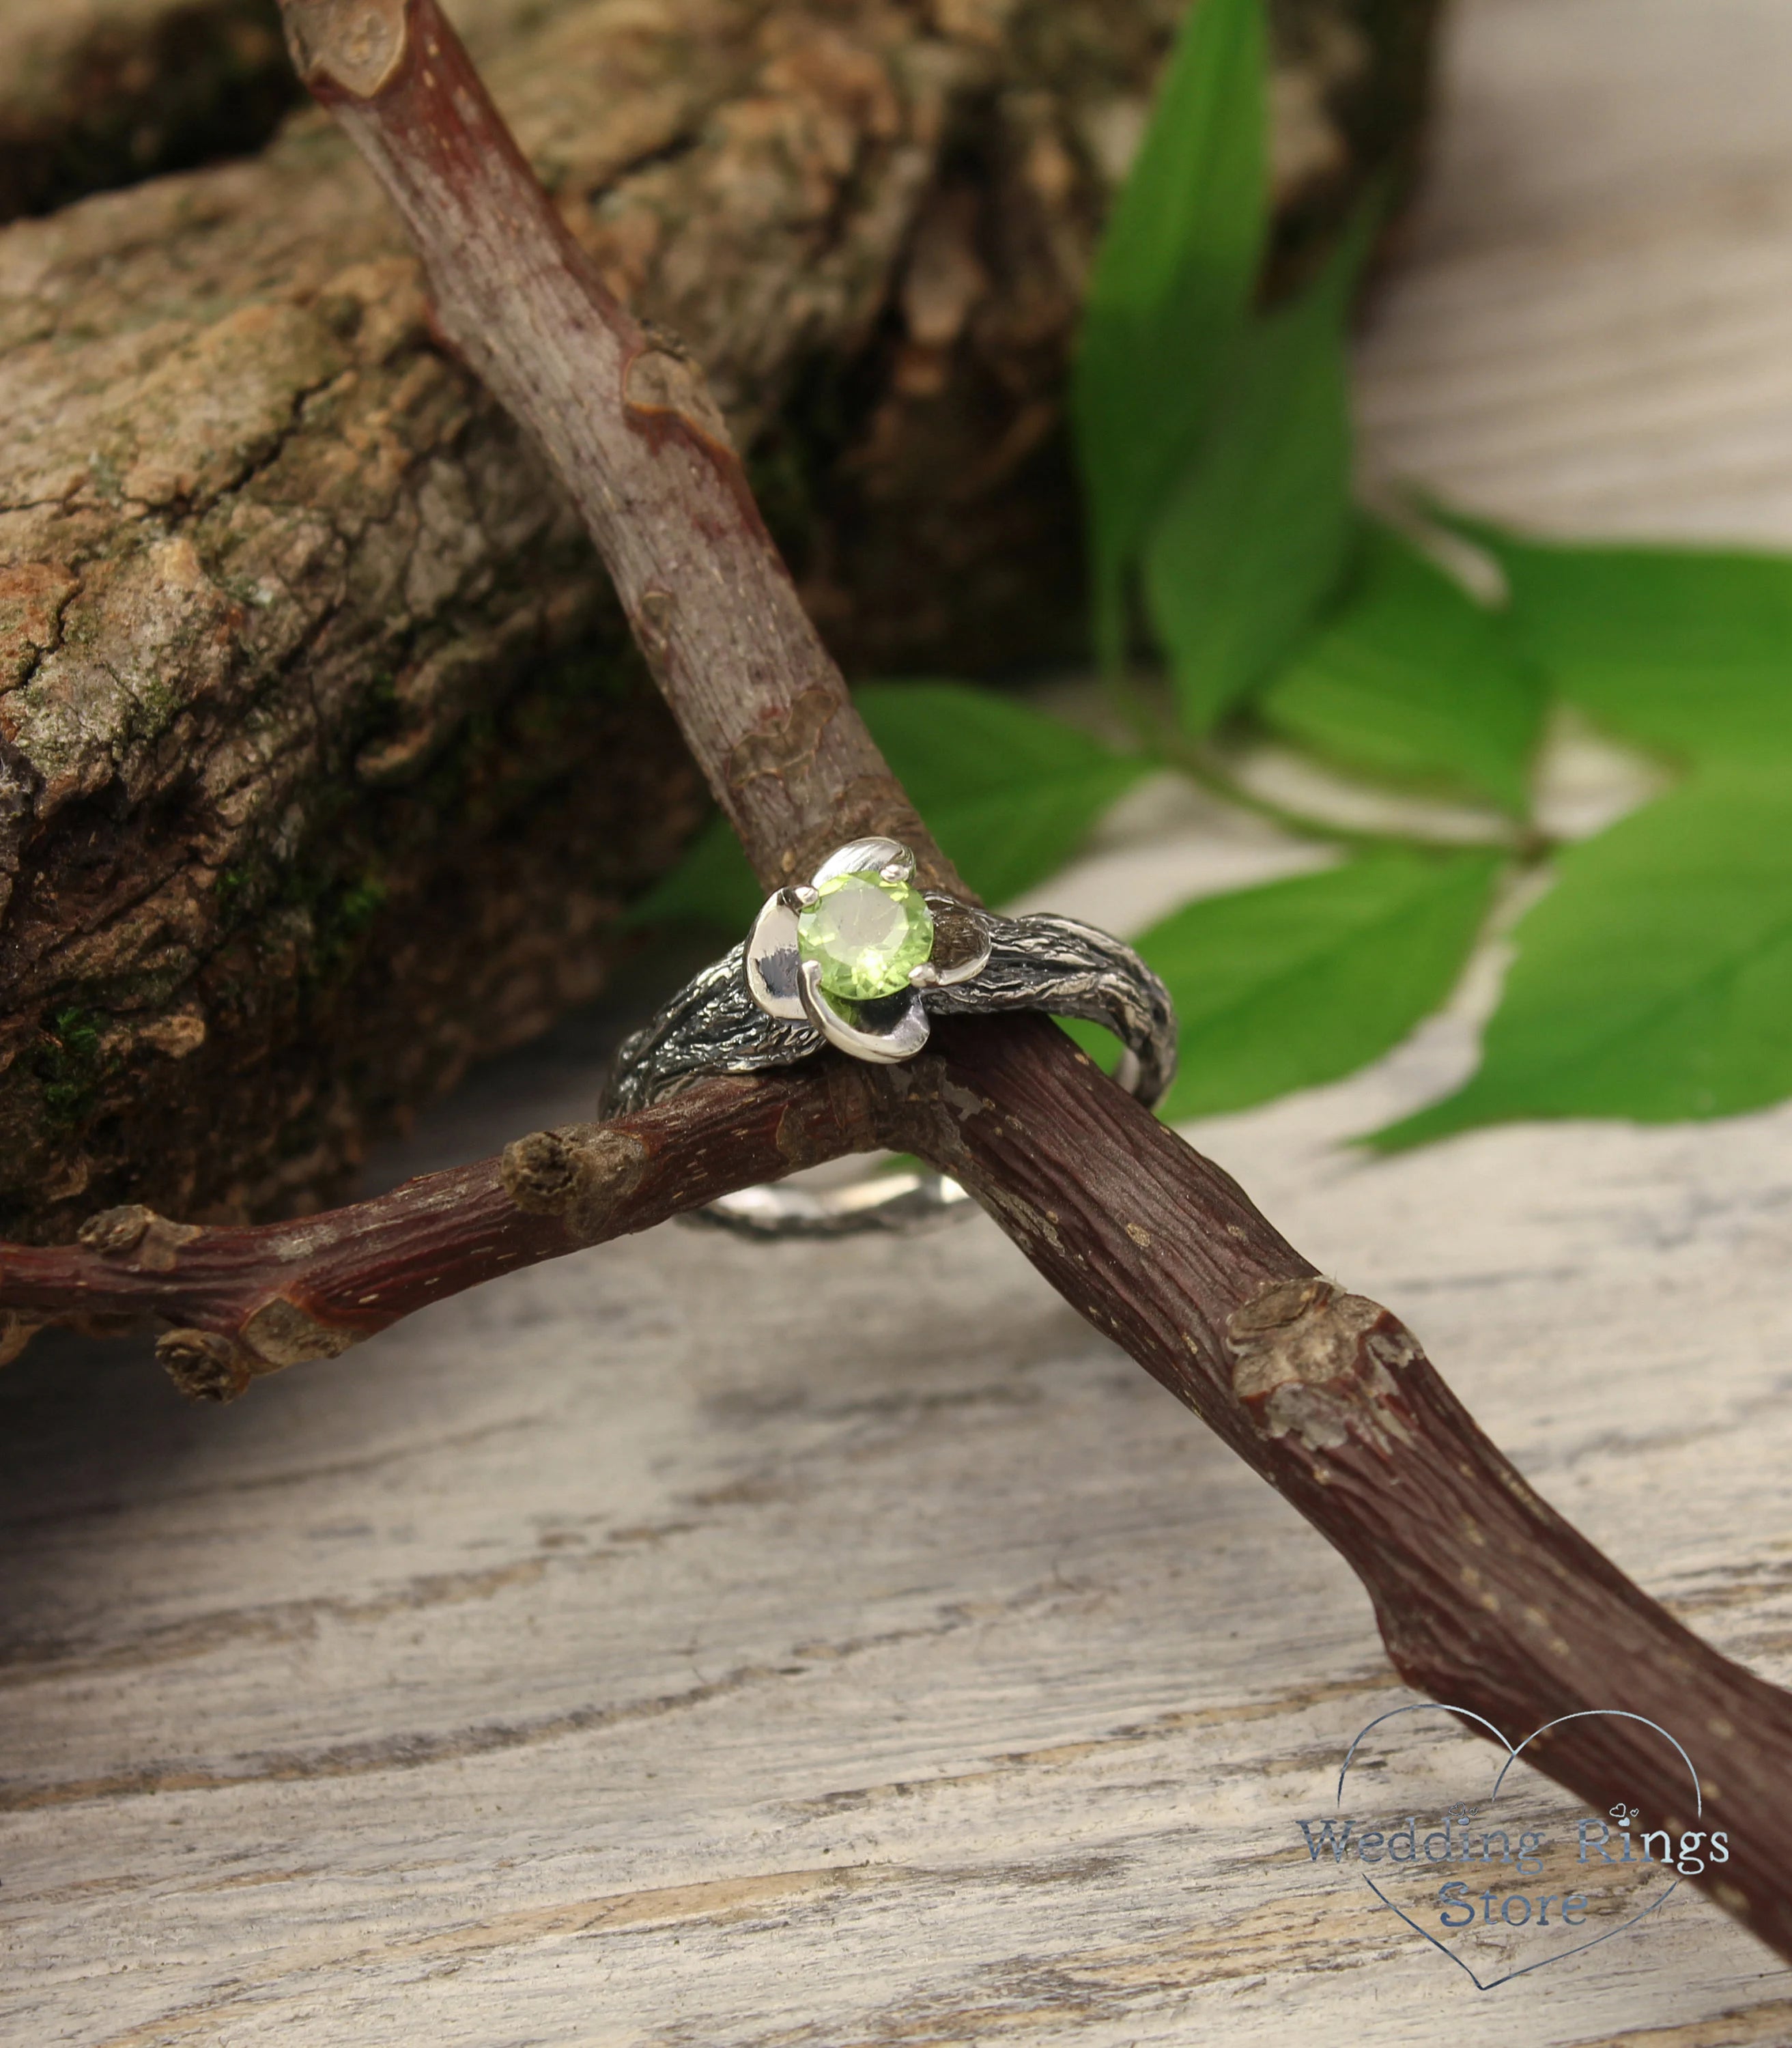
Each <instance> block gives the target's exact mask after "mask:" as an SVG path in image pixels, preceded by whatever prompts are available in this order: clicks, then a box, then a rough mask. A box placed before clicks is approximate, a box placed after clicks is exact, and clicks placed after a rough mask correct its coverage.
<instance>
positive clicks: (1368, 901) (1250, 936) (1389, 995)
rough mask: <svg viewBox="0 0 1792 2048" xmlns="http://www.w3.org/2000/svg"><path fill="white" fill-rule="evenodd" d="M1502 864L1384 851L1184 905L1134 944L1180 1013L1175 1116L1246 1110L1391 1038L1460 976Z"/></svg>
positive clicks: (1172, 1102) (1350, 1064)
mask: <svg viewBox="0 0 1792 2048" xmlns="http://www.w3.org/2000/svg"><path fill="white" fill-rule="evenodd" d="M1498 867H1499V862H1498V859H1497V857H1496V856H1495V855H1491V854H1486V853H1480V852H1476V853H1461V854H1445V855H1437V856H1430V855H1419V854H1410V853H1404V852H1387V853H1375V854H1369V855H1365V856H1363V858H1362V859H1357V860H1353V861H1350V862H1348V863H1345V864H1344V866H1342V867H1333V868H1328V869H1326V870H1325V871H1323V872H1322V873H1321V874H1317V875H1299V876H1297V877H1296V878H1295V879H1294V880H1292V881H1288V882H1270V883H1268V884H1267V885H1266V886H1264V887H1263V888H1260V889H1246V890H1239V892H1238V893H1237V894H1233V895H1228V896H1209V897H1206V898H1202V899H1201V900H1200V901H1199V902H1193V903H1189V904H1185V906H1183V908H1182V909H1181V910H1178V911H1177V912H1176V913H1174V914H1173V916H1171V917H1167V918H1166V919H1165V921H1163V922H1162V924H1161V925H1156V926H1154V928H1153V929H1151V930H1150V931H1149V932H1147V933H1146V934H1145V936H1144V937H1142V939H1139V940H1137V941H1135V944H1137V946H1138V950H1139V951H1140V952H1142V953H1143V954H1144V956H1145V957H1146V960H1149V961H1150V964H1152V966H1153V967H1154V968H1156V969H1157V971H1158V973H1159V974H1161V975H1162V976H1163V978H1164V979H1165V980H1166V982H1167V983H1169V989H1170V993H1171V994H1172V995H1173V996H1174V998H1175V999H1176V1007H1177V1015H1178V1017H1179V1018H1180V1019H1181V1066H1180V1069H1179V1071H1178V1073H1177V1080H1176V1084H1175V1086H1174V1087H1173V1088H1172V1089H1171V1091H1170V1093H1169V1099H1168V1100H1167V1101H1166V1104H1165V1105H1164V1114H1165V1115H1166V1116H1170V1117H1177V1118H1180V1117H1189V1116H1210V1115H1216V1114H1218V1113H1219V1112H1220V1111H1225V1110H1234V1109H1245V1108H1248V1107H1250V1106H1251V1104H1253V1103H1259V1102H1266V1101H1268V1100H1270V1099H1271V1098H1272V1097H1273V1096H1278V1095H1286V1093H1287V1092H1289V1090H1290V1089H1291V1088H1309V1087H1312V1086H1313V1085H1314V1084H1317V1083H1318V1082H1321V1081H1329V1080H1336V1079H1337V1078H1338V1077H1339V1076H1340V1075H1343V1074H1348V1073H1352V1072H1355V1071H1356V1069H1357V1068H1359V1067H1361V1066H1363V1065H1367V1063H1368V1061H1371V1060H1373V1059H1375V1058H1376V1057H1379V1055H1380V1054H1381V1053H1385V1052H1387V1050H1388V1049H1389V1048H1390V1047H1391V1046H1393V1045H1398V1043H1399V1041H1401V1039H1402V1038H1405V1036H1406V1034H1407V1033H1408V1032H1409V1031H1410V1030H1412V1028H1413V1026H1414V1025H1415V1024H1417V1023H1418V1022H1419V1021H1420V1019H1421V1018H1423V1017H1425V1015H1427V1014H1429V1012H1430V1011H1431V1010H1434V1009H1435V1008H1436V1007H1437V1005H1438V1004H1439V1003H1441V1002H1442V1001H1443V999H1444V998H1445V996H1446V995H1448V994H1449V991H1450V989H1451V987H1452V986H1453V983H1455V981H1456V976H1458V974H1459V973H1460V971H1461V968H1462V964H1463V962H1464V960H1465V959H1466V957H1467V956H1468V949H1469V948H1470V946H1471V945H1472V944H1473V942H1474V939H1475V935H1476V931H1477V930H1478V929H1479V928H1480V922H1481V920H1482V917H1483V916H1484V913H1485V912H1486V909H1487V905H1488V897H1489V894H1490V893H1491V889H1492V886H1493V879H1494V875H1495V872H1496V871H1497V869H1498Z"/></svg>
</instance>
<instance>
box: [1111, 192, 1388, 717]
mask: <svg viewBox="0 0 1792 2048" xmlns="http://www.w3.org/2000/svg"><path fill="white" fill-rule="evenodd" d="M1366 228H1367V222H1365V223H1363V226H1362V227H1360V229H1359V231H1358V232H1357V233H1356V235H1353V236H1352V237H1351V238H1350V239H1349V240H1348V242H1347V243H1346V244H1345V246H1344V247H1343V248H1341V249H1340V250H1339V251H1338V253H1337V254H1336V255H1335V256H1334V257H1333V258H1332V261H1331V263H1330V264H1329V265H1328V267H1327V269H1326V270H1325V272H1324V273H1322V274H1321V276H1320V277H1318V278H1317V280H1316V281H1314V283H1313V284H1312V285H1309V287H1308V289H1307V290H1306V291H1305V293H1304V294H1303V295H1302V296H1301V297H1300V298H1299V299H1297V300H1296V301H1294V303H1293V304H1290V305H1287V306H1284V307H1282V308H1280V309H1279V310H1278V312H1274V313H1271V314H1270V315H1268V316H1266V318H1264V319H1263V320H1259V321H1258V322H1256V323H1255V324H1254V325H1253V326H1252V328H1251V329H1250V331H1249V332H1248V334H1247V336H1245V337H1244V339H1243V340H1242V341H1241V342H1240V343H1239V346H1238V348H1237V350H1236V351H1235V355H1234V358H1233V360H1232V364H1231V366H1230V369H1229V372H1228V375H1227V377H1226V379H1225V382H1224V386H1223V388H1222V390H1221V393H1220V398H1219V399H1218V401H1216V411H1215V414H1214V417H1213V420H1212V424H1211V426H1210V427H1209V429H1208V436H1207V439H1206V440H1205V441H1204V443H1203V444H1202V447H1201V450H1200V456H1199V458H1198V459H1197V460H1196V461H1195V462H1194V464H1193V465H1192V466H1191V467H1189V468H1188V469H1187V470H1186V471H1185V473H1184V475H1183V476H1182V478H1181V482H1180V483H1178V484H1177V487H1176V490H1175V491H1174V492H1173V494H1172V495H1171V496H1170V498H1169V501H1168V502H1167V503H1166V506H1165V508H1164V511H1163V514H1162V517H1161V518H1159V519H1158V522H1157V523H1156V525H1155V526H1154V527H1153V529H1152V531H1151V535H1150V541H1149V543H1148V544H1147V546H1146V553H1145V592H1146V605H1147V608H1148V610H1149V611H1150V615H1151V623H1152V624H1153V626H1154V628H1155V629H1156V631H1157V634H1158V638H1159V639H1160V640H1161V641H1162V643H1163V645H1164V646H1165V648H1166V650H1167V651H1168V653H1169V657H1170V665H1171V669H1172V672H1173V679H1174V681H1175V685H1176V694H1177V702H1178V705H1179V708H1180V712H1181V723H1182V725H1183V727H1184V729H1185V731H1188V732H1189V733H1190V734H1193V735H1200V734H1201V733H1204V732H1205V731H1207V730H1208V727H1210V726H1212V724H1213V723H1214V722H1215V720H1217V719H1218V718H1220V716H1222V715H1223V714H1224V712H1227V711H1228V710H1229V709H1230V708H1232V705H1233V704H1235V703H1236V702H1237V700H1239V697H1241V696H1243V694H1244V693H1245V692H1246V691H1247V690H1248V689H1249V688H1251V685H1253V684H1254V683H1256V682H1258V681H1260V680H1261V678H1262V677H1263V676H1264V675H1265V674H1266V673H1267V672H1268V671H1269V670H1270V669H1272V668H1273V667H1274V665H1275V664H1276V663H1277V662H1278V661H1280V660H1281V659H1282V657H1283V656H1284V655H1286V654H1287V653H1288V651H1289V650H1290V648H1291V647H1292V646H1294V643H1295V642H1296V641H1297V640H1298V638H1300V636H1301V633H1302V631H1303V630H1305V627H1306V626H1307V624H1308V623H1309V620H1310V619H1311V618H1312V616H1313V613H1314V612H1315V611H1317V608H1318V607H1319V606H1320V605H1321V603H1323V602H1324V601H1325V599H1326V598H1327V597H1328V595H1330V594H1331V592H1332V589H1333V588H1334V587H1335V586H1336V584H1337V582H1338V580H1339V578H1340V575H1341V574H1342V572H1343V570H1344V565H1345V563H1346V560H1347V559H1348V549H1349V544H1350V540H1351V535H1352V513H1351V506H1350V460H1351V457H1350V407H1349V390H1348V378H1347V375H1346V362H1345V355H1344V320H1345V316H1346V313H1347V311H1348V306H1349V303H1350V290H1351V285H1352V282H1353V281H1354V279H1355V277H1356V272H1357V269H1358V267H1359V265H1360V261H1361V258H1362V254H1363V250H1364V248H1365V246H1367V239H1368V237H1367V231H1366Z"/></svg>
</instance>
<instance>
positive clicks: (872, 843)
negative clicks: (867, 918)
mask: <svg viewBox="0 0 1792 2048" xmlns="http://www.w3.org/2000/svg"><path fill="white" fill-rule="evenodd" d="M897 862H900V863H903V864H905V865H906V867H907V868H908V871H909V872H910V874H911V875H913V872H914V855H913V854H912V853H910V851H909V849H908V848H906V846H904V845H903V844H902V841H901V840H894V839H855V840H848V841H847V843H846V844H845V845H844V846H837V847H836V848H834V850H833V851H832V853H831V854H829V855H828V858H827V859H825V860H824V861H823V862H822V863H821V865H820V867H818V868H816V871H815V872H814V874H813V875H812V876H811V877H810V878H809V879H810V881H811V882H813V885H814V886H815V887H816V888H817V889H819V888H820V886H821V885H822V883H823V882H832V880H833V879H834V877H835V876H836V875H875V874H877V873H878V872H879V871H880V870H881V869H883V868H886V867H890V865H891V864H892V863H897Z"/></svg>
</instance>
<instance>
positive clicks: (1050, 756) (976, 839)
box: [854, 683, 1150, 903]
mask: <svg viewBox="0 0 1792 2048" xmlns="http://www.w3.org/2000/svg"><path fill="white" fill-rule="evenodd" d="M854 701H855V703H856V704H858V706H859V710H860V711H861V712H863V714H864V717H865V723H867V725H868V726H869V727H871V737H872V738H873V739H875V740H876V742H877V743H878V745H879V747H881V748H882V750H883V753H884V756H885V758H886V759H887V760H888V762H890V766H891V767H892V768H894V770H895V771H896V774H897V777H898V780H899V781H900V782H902V785H903V787H904V788H905V789H906V790H907V791H908V793H909V794H910V797H913V800H914V805H915V808H916V809H917V810H918V811H919V812H920V813H921V816H923V817H924V818H925V820H927V823H928V825H929V828H930V829H931V830H932V832H933V836H934V837H935V838H936V839H937V840H938V841H939V842H940V844H941V846H942V847H943V848H944V850H945V851H946V854H947V855H948V857H949V858H950V859H951V860H952V863H954V865H955V866H956V867H957V869H958V871H959V872H960V874H961V875H963V876H964V879H965V880H966V881H967V882H968V883H969V884H970V886H972V888H973V889H974V890H976V892H977V894H979V896H981V897H982V898H983V900H984V901H985V902H989V903H1006V902H1008V901H1009V900H1010V898H1013V897H1015V896H1018V895H1019V894H1021V893H1022V890H1027V889H1030V888H1032V887H1034V885H1035V884H1036V883H1038V882H1043V881H1045V879H1047V877H1048V876H1049V875H1054V874H1056V872H1057V870H1058V869H1059V868H1061V867H1063V865H1064V863H1065V862H1066V861H1067V860H1068V859H1069V858H1070V856H1071V855H1072V854H1073V853H1075V852H1076V849H1077V848H1078V847H1079V846H1080V844H1082V842H1083V840H1084V838H1085V837H1087V836H1088V832H1089V830H1090V828H1092V826H1093V825H1094V824H1095V823H1096V820H1097V819H1098V818H1100V816H1101V815H1102V813H1104V811H1106V810H1107V809H1108V808H1109V806H1110V805H1111V804H1112V803H1113V802H1114V801H1115V798H1116V797H1119V795H1120V794H1121V793H1123V791H1125V790H1127V789H1130V788H1131V786H1132V785H1133V784H1134V783H1135V782H1137V781H1138V778H1139V777H1140V776H1141V775H1142V774H1145V773H1146V771H1147V770H1148V768H1149V766H1150V763H1149V762H1146V761H1145V760H1143V759H1142V758H1140V757H1139V756H1138V755H1137V754H1116V753H1115V751H1114V750H1113V749H1112V748H1111V747H1105V746H1104V745H1103V744H1102V743H1101V742H1100V740H1099V739H1092V738H1091V737H1090V736H1089V735H1088V734H1087V733H1085V732H1080V731H1077V730H1076V727H1073V726H1069V725H1065V723H1062V721H1061V720H1057V719H1055V718H1048V717H1047V716H1045V714H1044V713H1043V712H1037V711H1034V710H1033V709H1032V708H1030V707H1029V706H1028V705H1026V704H1019V703H1017V702H1016V701H1015V700H1014V699H1013V698H1012V697H1005V696H998V695H997V694H996V693H995V692H994V691H992V690H978V689H971V688H967V687H966V686H965V685H964V684H962V683H868V684H867V685H865V687H864V688H863V689H861V690H859V691H858V692H856V694H855V699H854Z"/></svg>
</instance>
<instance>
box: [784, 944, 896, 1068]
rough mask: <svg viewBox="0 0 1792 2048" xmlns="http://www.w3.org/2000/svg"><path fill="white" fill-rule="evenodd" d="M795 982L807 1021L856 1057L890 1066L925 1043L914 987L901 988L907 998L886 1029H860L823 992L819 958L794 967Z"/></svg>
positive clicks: (831, 1042)
mask: <svg viewBox="0 0 1792 2048" xmlns="http://www.w3.org/2000/svg"><path fill="white" fill-rule="evenodd" d="M797 986H798V987H799V988H800V989H801V991H802V1003H803V1014H805V1016H806V1017H807V1018H808V1019H809V1022H810V1023H811V1024H813V1026H815V1028H816V1030H817V1031H819V1032H820V1034H821V1035H822V1037H823V1038H825V1039H826V1040H827V1041H828V1044H829V1045H837V1046H839V1048H840V1050H841V1051H842V1052H843V1053H851V1055H852V1057H853V1058H854V1059H855V1060H870V1061H874V1062H875V1063H876V1064H877V1065H880V1066H886V1067H893V1066H896V1065H899V1064H900V1063H901V1062H902V1061H904V1060H912V1059H913V1057H914V1056H915V1054H916V1053H918V1052H919V1051H920V1050H921V1047H922V1046H923V1045H925V1044H926V1043H927V1033H928V1023H927V1012H926V1010H925V1009H923V1008H922V1007H921V999H920V997H919V996H918V995H916V994H915V993H914V992H913V990H908V991H904V992H905V993H906V995H907V997H908V1000H907V1002H906V1003H905V1004H904V1005H903V1007H902V1010H900V1011H899V1012H898V1015H897V1018H896V1021H895V1022H894V1024H893V1025H892V1026H890V1029H889V1030H887V1031H861V1030H859V1027H858V1026H857V1025H855V1024H849V1023H848V1022H847V1020H846V1019H845V1018H844V1017H843V1016H841V1014H840V1012H839V1010H836V1008H835V1007H834V1006H833V1004H832V1003H830V1002H829V1001H828V998H827V996H826V995H824V993H823V991H822V987H821V963H820V960H805V961H804V962H803V964H802V965H801V967H800V968H798V970H797Z"/></svg>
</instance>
